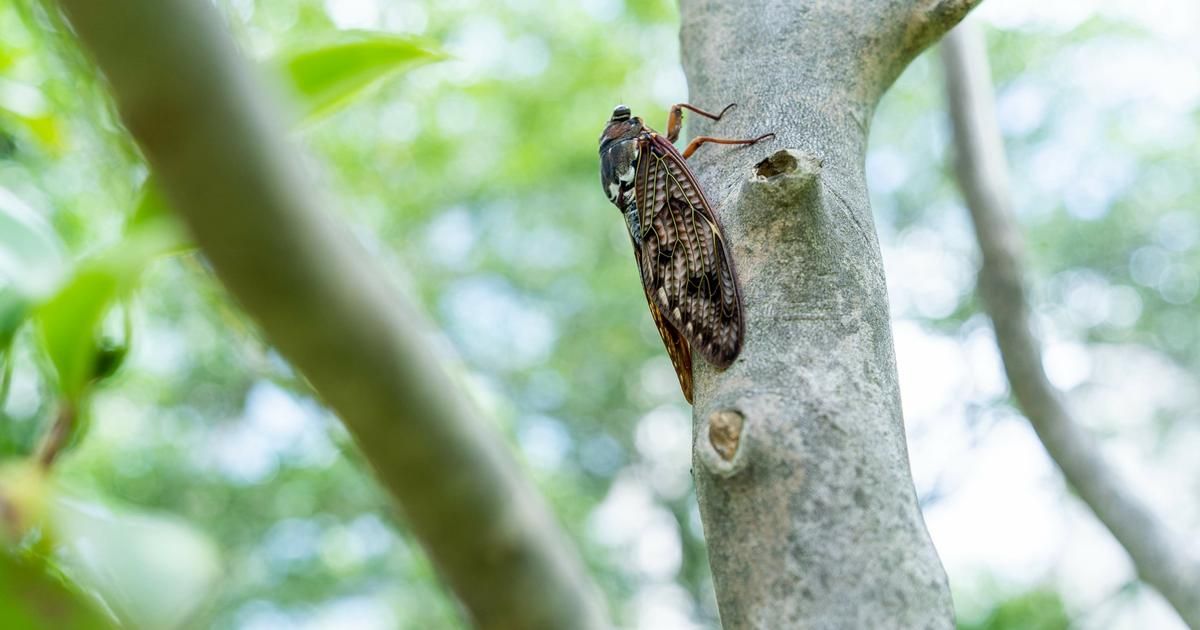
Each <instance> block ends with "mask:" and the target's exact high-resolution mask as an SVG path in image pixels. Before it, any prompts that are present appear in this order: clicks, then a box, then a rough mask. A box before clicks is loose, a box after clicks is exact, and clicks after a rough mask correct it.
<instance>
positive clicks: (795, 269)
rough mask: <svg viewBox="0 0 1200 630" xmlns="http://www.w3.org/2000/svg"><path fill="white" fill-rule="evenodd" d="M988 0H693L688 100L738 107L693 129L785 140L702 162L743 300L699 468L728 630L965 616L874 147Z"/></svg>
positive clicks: (948, 624)
mask: <svg viewBox="0 0 1200 630" xmlns="http://www.w3.org/2000/svg"><path fill="white" fill-rule="evenodd" d="M973 4H974V2H954V1H946V2H930V1H912V0H909V1H903V0H805V1H795V0H746V1H741V2H733V1H729V0H681V2H680V13H681V15H682V54H683V63H684V70H685V72H686V74H687V78H688V85H689V89H690V98H689V100H690V101H691V102H692V103H694V104H696V105H699V106H701V107H706V108H709V109H720V108H721V107H722V106H724V105H725V104H726V103H730V102H736V103H738V108H737V109H735V110H734V111H733V112H731V114H730V115H728V116H726V118H725V119H724V120H722V121H721V122H719V123H712V122H710V121H707V120H703V119H700V118H698V117H692V118H691V119H690V121H691V126H690V132H691V133H692V134H694V135H717V136H725V137H743V138H744V137H754V136H757V135H759V134H762V133H765V132H775V133H776V134H777V137H776V138H775V140H774V141H772V142H770V143H763V144H760V145H757V146H754V147H751V148H748V149H731V148H724V147H704V148H703V149H701V150H700V151H699V152H698V153H697V155H696V156H695V157H694V158H692V162H693V166H694V169H695V170H696V172H697V175H698V177H699V178H700V180H701V183H702V184H703V185H704V187H705V190H706V191H707V193H708V195H709V197H710V199H711V200H712V201H713V202H714V203H715V204H716V205H717V206H718V213H719V217H720V219H721V221H722V223H723V224H724V227H725V231H726V233H727V235H728V241H729V243H730V245H731V248H732V251H733V259H734V263H735V265H736V267H737V273H738V279H739V280H740V282H741V286H742V290H743V293H742V296H743V300H744V303H745V317H746V341H745V347H744V349H743V351H742V354H741V356H740V358H739V359H738V360H737V361H736V362H735V363H734V364H733V366H731V367H730V368H729V369H728V370H725V371H723V372H718V371H715V370H713V369H712V368H711V367H709V366H707V365H706V364H704V363H703V362H702V361H697V362H696V405H695V418H696V430H695V432H694V435H695V451H694V458H695V460H696V465H695V467H694V470H695V477H696V486H697V490H698V494H699V500H700V513H701V516H702V518H703V522H704V528H705V538H706V540H707V541H708V548H709V554H710V562H711V565H712V572H713V579H714V583H715V585H716V590H717V600H718V602H719V605H720V612H721V620H722V622H723V624H724V625H725V627H726V628H728V629H738V628H762V629H768V628H770V629H774V628H952V627H954V618H953V610H952V605H951V601H950V592H949V588H948V586H947V583H946V576H945V573H944V571H943V569H942V566H941V563H940V562H939V561H938V558H937V554H936V553H935V551H934V549H933V545H932V543H931V542H930V540H929V536H928V534H927V533H926V530H925V525H924V521H923V520H922V518H921V512H920V509H919V508H918V506H917V500H916V492H915V491H914V488H913V483H912V479H911V475H910V472H909V466H908V458H907V454H906V449H905V439H904V425H903V418H902V415H901V410H900V392H899V389H898V387H897V382H896V367H895V357H894V354H893V348H892V337H891V328H890V322H889V319H888V302H887V290H886V285H885V283H884V275H883V265H882V262H881V259H880V253H879V245H878V241H877V238H876V234H875V229H874V223H873V220H872V216H871V210H870V203H869V200H868V195H867V188H866V181H865V176H864V157H865V151H866V147H867V132H868V129H869V126H870V120H871V116H872V115H873V113H874V109H875V106H876V104H877V102H878V101H879V98H880V97H881V96H882V95H883V93H884V92H885V91H886V90H887V88H888V87H889V86H890V85H891V83H892V82H893V81H894V80H895V78H896V77H897V76H898V75H899V74H900V72H901V71H902V70H903V69H904V67H905V66H906V65H907V64H908V63H909V61H911V60H912V58H913V57H914V56H915V55H916V54H917V53H918V52H920V51H921V50H922V49H923V48H925V47H926V46H927V45H928V44H930V43H931V42H933V41H935V40H936V39H937V38H938V37H940V36H941V35H942V34H943V33H944V32H945V31H946V30H948V29H949V28H950V27H951V26H953V25H954V24H955V23H956V22H957V21H958V20H960V19H961V18H962V17H963V15H965V14H966V12H967V11H968V10H969V9H970V8H971V6H972V5H973ZM764 158H765V159H764ZM760 160H762V161H761V162H760ZM756 163H757V166H756ZM730 412H734V413H730ZM734 417H738V418H740V421H737V422H731V421H730V419H731V418H734ZM714 423H715V426H714ZM733 425H736V429H737V430H736V431H731V430H730V429H731V427H732V426H733ZM733 435H736V436H737V437H736V444H731V443H732V442H733V441H734V438H731V437H730V436H733Z"/></svg>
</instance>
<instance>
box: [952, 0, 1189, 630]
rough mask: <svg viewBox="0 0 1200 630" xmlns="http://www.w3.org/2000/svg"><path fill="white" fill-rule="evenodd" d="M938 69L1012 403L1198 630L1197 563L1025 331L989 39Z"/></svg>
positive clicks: (1025, 307)
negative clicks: (1068, 399)
mask: <svg viewBox="0 0 1200 630" xmlns="http://www.w3.org/2000/svg"><path fill="white" fill-rule="evenodd" d="M942 60H943V62H944V65H945V72H946V90H947V94H948V97H949V101H950V113H951V118H952V119H953V122H954V146H955V150H956V152H957V155H958V179H959V184H960V186H961V187H962V190H963V194H964V196H965V197H966V200H967V207H968V208H969V209H970V212H971V219H972V221H973V222H974V225H975V235H976V238H977V239H978V240H979V249H980V251H981V253H982V258H983V264H982V266H981V268H980V270H979V292H980V295H981V297H982V299H983V305H984V308H985V310H986V311H987V313H988V316H989V317H990V318H991V320H992V325H993V327H994V328H995V331H996V343H997V345H999V347H1000V354H1001V356H1002V358H1003V361H1004V369H1005V372H1006V373H1007V374H1008V380H1009V382H1010V383H1011V384H1012V390H1013V395H1014V396H1015V397H1016V399H1017V404H1018V405H1019V406H1020V407H1021V411H1022V412H1023V413H1024V414H1025V417H1026V418H1028V419H1029V422H1030V424H1032V425H1033V428H1034V430H1035V431H1036V432H1037V434H1038V437H1039V438H1040V439H1041V441H1042V444H1043V445H1044V446H1045V447H1046V451H1047V452H1048V453H1049V454H1050V457H1051V458H1052V459H1053V460H1054V462H1055V463H1056V464H1057V465H1058V467H1059V469H1061V470H1062V472H1063V475H1064V476H1065V477H1066V478H1067V481H1068V482H1070V484H1071V486H1072V487H1074V488H1075V491H1076V492H1077V493H1078V495H1079V497H1080V498H1081V499H1083V501H1084V502H1085V503H1086V504H1087V505H1088V507H1090V508H1091V509H1092V512H1094V513H1095V514H1096V517H1097V518H1099V519H1100V521H1101V522H1102V523H1104V525H1105V527H1107V528H1108V530H1109V531H1110V532H1112V534H1113V536H1114V537H1116V539H1117V540H1118V541H1119V542H1120V543H1121V545H1122V546H1123V547H1124V548H1125V550H1126V551H1127V552H1128V553H1129V556H1130V557H1131V558H1132V559H1133V563H1134V565H1135V566H1136V567H1137V572H1138V575H1139V576H1141V578H1142V579H1143V580H1144V581H1145V582H1146V583H1148V584H1150V585H1151V586H1153V587H1154V588H1156V589H1158V591H1159V592H1160V593H1162V595H1163V597H1165V598H1166V599H1167V601H1168V602H1170V603H1171V605H1172V606H1174V607H1175V610H1176V611H1177V612H1178V613H1179V615H1180V617H1182V618H1183V619H1184V621H1185V622H1186V623H1187V624H1188V625H1189V626H1191V627H1193V628H1200V559H1197V558H1195V557H1192V556H1191V555H1190V553H1189V550H1190V546H1189V545H1188V544H1187V541H1186V540H1184V539H1183V538H1181V537H1179V536H1178V535H1177V534H1176V533H1175V532H1173V531H1171V530H1170V529H1169V528H1168V527H1167V526H1166V525H1165V524H1164V523H1163V522H1162V521H1161V520H1160V519H1159V518H1157V517H1156V516H1155V515H1154V513H1153V511H1152V510H1151V509H1150V506H1148V505H1147V504H1146V503H1145V502H1143V501H1142V500H1141V499H1140V498H1139V497H1138V496H1137V493H1136V492H1134V491H1133V490H1132V489H1131V488H1130V487H1129V486H1128V485H1127V484H1126V482H1125V481H1124V479H1122V478H1121V477H1120V475H1119V474H1118V472H1117V470H1116V469H1115V468H1114V467H1113V466H1111V465H1110V464H1109V463H1108V462H1107V461H1106V460H1105V458H1104V456H1103V453H1102V451H1101V449H1100V445H1099V444H1098V443H1097V441H1096V440H1095V438H1094V437H1093V436H1092V435H1091V434H1090V433H1088V432H1087V431H1086V430H1085V429H1084V428H1083V427H1081V426H1080V425H1079V423H1078V422H1077V421H1076V420H1075V418H1074V417H1073V416H1072V414H1071V411H1070V410H1069V409H1068V408H1067V405H1066V404H1065V403H1064V401H1063V397H1062V394H1061V393H1060V392H1058V391H1057V390H1056V389H1055V388H1054V386H1053V385H1051V384H1050V382H1049V380H1048V379H1047V378H1046V373H1045V371H1044V370H1043V368H1042V352H1041V348H1040V347H1039V344H1038V341H1037V339H1036V337H1035V336H1034V334H1033V332H1032V329H1031V326H1030V322H1029V312H1030V311H1029V303H1028V300H1027V299H1026V289H1025V286H1024V283H1023V280H1022V278H1023V277H1024V275H1025V272H1024V269H1023V267H1022V262H1021V258H1022V247H1021V237H1020V232H1019V228H1018V226H1017V222H1016V219H1015V218H1014V216H1013V212H1012V196H1011V192H1010V188H1009V182H1008V166H1007V164H1006V160H1005V157H1004V145H1003V142H1002V140H1001V137H1000V130H999V126H998V125H997V124H996V116H995V112H994V110H993V105H992V103H993V94H992V86H991V72H990V70H989V69H988V62H987V53H986V49H985V46H984V41H983V36H982V34H981V33H980V31H979V29H978V28H976V27H975V26H974V25H973V24H970V23H967V24H963V25H961V26H959V27H958V28H957V29H955V30H954V31H953V32H951V34H950V35H949V36H948V37H947V38H946V39H945V41H944V43H943V48H942Z"/></svg>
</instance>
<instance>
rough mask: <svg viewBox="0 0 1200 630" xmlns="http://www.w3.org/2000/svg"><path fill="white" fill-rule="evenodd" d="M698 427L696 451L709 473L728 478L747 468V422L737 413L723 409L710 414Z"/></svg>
mask: <svg viewBox="0 0 1200 630" xmlns="http://www.w3.org/2000/svg"><path fill="white" fill-rule="evenodd" d="M705 424H706V425H707V426H702V427H700V429H701V430H700V432H699V436H698V439H697V444H696V450H697V452H698V454H699V456H700V461H701V462H703V464H704V467H705V469H707V470H708V472H710V473H712V474H713V475H716V476H718V477H723V478H729V477H732V476H734V475H735V474H737V473H738V471H740V470H741V469H743V468H745V467H746V461H747V455H746V451H747V447H746V446H745V445H744V444H743V443H744V442H745V440H746V436H747V429H748V427H747V424H746V418H745V416H743V415H742V413H741V412H740V411H737V410H734V409H722V410H719V411H714V412H712V413H711V414H709V416H708V419H707V421H706V422H705Z"/></svg>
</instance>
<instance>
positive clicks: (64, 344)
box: [35, 216, 183, 402]
mask: <svg viewBox="0 0 1200 630" xmlns="http://www.w3.org/2000/svg"><path fill="white" fill-rule="evenodd" d="M182 242H183V239H182V237H181V236H180V235H179V230H178V226H176V225H175V223H174V222H173V221H171V220H170V218H169V217H167V216H163V217H159V218H152V219H147V220H146V221H145V222H143V223H138V224H136V225H131V227H130V229H129V230H128V231H127V233H126V235H125V237H124V238H123V239H121V241H120V242H118V243H117V244H116V245H114V246H112V247H110V248H108V249H107V250H105V251H103V252H101V253H100V254H99V255H97V256H95V257H92V258H90V259H87V260H84V261H81V262H80V264H79V266H78V267H77V268H76V271H75V275H74V276H72V277H71V279H70V280H69V281H67V283H66V284H64V285H63V287H62V289H60V290H59V291H58V293H56V294H55V295H54V296H53V297H51V298H50V299H49V300H47V301H45V302H44V303H43V304H41V305H40V306H39V307H38V308H37V314H36V315H35V317H36V319H37V322H38V328H39V331H40V333H41V339H42V344H43V347H44V348H45V350H46V354H47V355H48V356H49V357H50V362H51V363H52V364H53V365H54V368H55V371H57V372H58V380H59V389H60V390H61V392H62V394H63V395H64V396H66V398H67V399H68V400H70V401H72V402H78V401H79V400H80V398H82V396H83V394H84V392H85V391H86V390H87V387H88V385H89V384H90V383H91V382H92V381H93V380H95V379H96V378H98V377H101V376H103V375H102V374H98V373H97V371H96V370H97V366H98V362H97V357H98V355H99V353H100V351H101V349H102V348H101V346H100V345H99V343H98V339H97V332H98V329H99V327H100V323H101V322H102V321H103V318H104V315H105V314H106V313H107V312H108V310H109V308H111V307H112V305H113V303H114V302H115V301H116V300H117V299H119V298H121V297H122V296H124V295H126V294H128V293H129V291H131V290H132V289H133V288H134V287H135V286H136V285H137V280H138V278H139V277H140V276H141V273H142V271H143V270H144V269H145V268H146V267H147V266H148V265H149V264H150V263H151V262H153V261H154V260H155V259H157V258H159V257H161V256H163V255H165V254H169V253H172V252H175V251H178V249H179V248H180V243H182Z"/></svg>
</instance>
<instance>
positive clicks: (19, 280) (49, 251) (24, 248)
mask: <svg viewBox="0 0 1200 630" xmlns="http://www.w3.org/2000/svg"><path fill="white" fill-rule="evenodd" d="M64 251H65V248H64V247H63V244H62V241H60V240H59V238H58V235H57V234H56V233H55V232H54V229H53V228H51V227H50V225H49V224H48V223H46V220H45V219H43V218H42V217H41V216H40V215H39V214H38V213H37V212H36V211H35V210H33V208H30V207H29V206H28V205H27V204H26V203H25V202H24V201H22V200H21V199H20V198H19V197H17V196H16V195H14V194H13V193H11V192H10V191H8V189H6V188H3V187H0V287H5V286H9V287H13V288H14V289H16V290H17V291H18V292H20V293H21V294H22V295H25V296H40V295H44V294H46V293H47V292H49V291H50V290H52V289H53V288H54V286H55V284H56V283H57V282H58V281H59V279H60V278H61V276H62V273H63V252H64Z"/></svg>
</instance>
